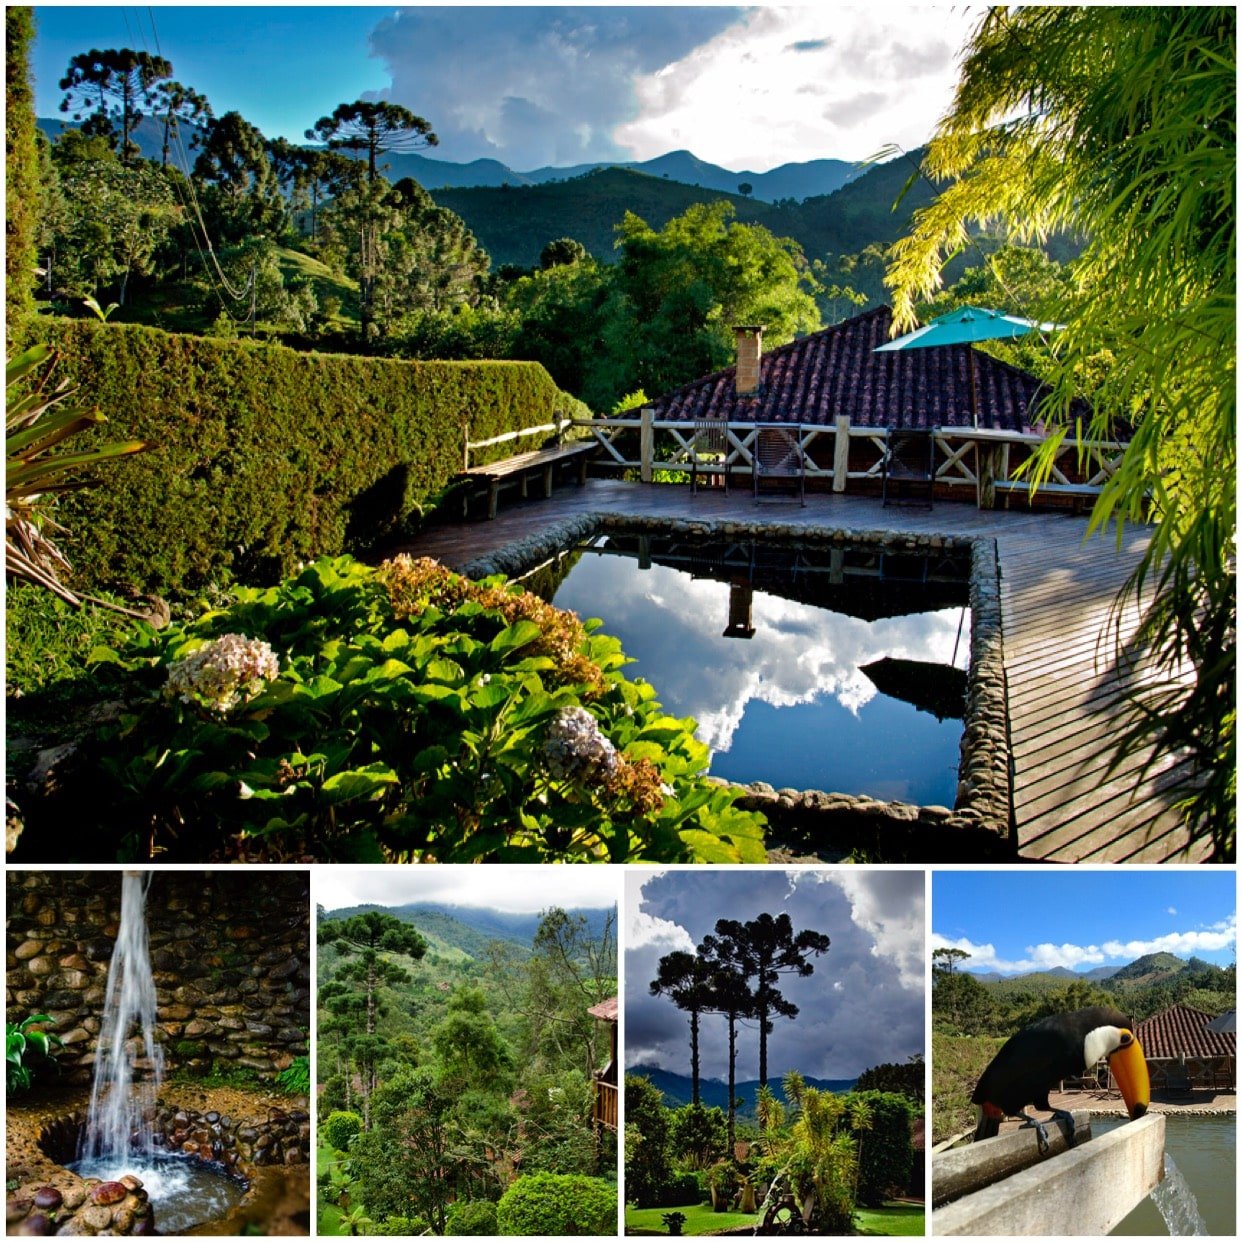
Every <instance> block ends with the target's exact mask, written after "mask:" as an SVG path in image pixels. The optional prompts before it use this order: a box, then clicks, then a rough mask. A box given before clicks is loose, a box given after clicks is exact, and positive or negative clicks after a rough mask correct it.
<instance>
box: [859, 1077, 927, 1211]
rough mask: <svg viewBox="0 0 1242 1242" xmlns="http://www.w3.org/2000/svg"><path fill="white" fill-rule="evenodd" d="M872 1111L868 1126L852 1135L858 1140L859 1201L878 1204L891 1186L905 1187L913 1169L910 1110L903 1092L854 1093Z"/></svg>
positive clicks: (882, 1200)
mask: <svg viewBox="0 0 1242 1242" xmlns="http://www.w3.org/2000/svg"><path fill="white" fill-rule="evenodd" d="M853 1094H854V1095H857V1096H858V1097H859V1098H860V1099H862V1100H864V1101H865V1102H866V1104H867V1107H868V1108H869V1109H870V1112H871V1125H870V1128H869V1129H867V1130H865V1131H863V1132H862V1133H860V1134H858V1135H856V1136H855V1141H857V1142H858V1143H859V1147H860V1149H861V1150H860V1152H859V1160H858V1201H859V1203H861V1204H863V1205H865V1206H866V1207H879V1206H880V1205H881V1204H882V1203H883V1202H884V1200H885V1199H887V1198H888V1197H889V1195H890V1194H891V1193H892V1192H893V1189H894V1188H898V1189H901V1190H904V1189H905V1187H906V1186H907V1184H908V1183H909V1181H910V1174H911V1171H912V1170H913V1168H914V1142H913V1140H912V1139H911V1137H910V1120H911V1116H912V1114H913V1109H912V1107H911V1105H910V1101H909V1100H908V1099H907V1098H906V1097H905V1096H904V1095H898V1094H897V1093H895V1092H888V1091H859V1092H854V1093H853Z"/></svg>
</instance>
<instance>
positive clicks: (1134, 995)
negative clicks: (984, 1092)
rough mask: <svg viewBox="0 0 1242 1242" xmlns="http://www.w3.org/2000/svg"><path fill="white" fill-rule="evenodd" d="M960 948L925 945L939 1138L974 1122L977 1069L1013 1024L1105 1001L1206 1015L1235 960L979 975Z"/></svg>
mask: <svg viewBox="0 0 1242 1242" xmlns="http://www.w3.org/2000/svg"><path fill="white" fill-rule="evenodd" d="M964 956H966V955H964V954H963V952H962V950H945V949H936V950H934V951H933V953H932V958H933V972H932V1097H933V1108H932V1114H933V1116H932V1123H933V1141H935V1142H939V1141H941V1140H942V1139H945V1138H948V1137H950V1136H951V1135H952V1134H955V1133H957V1132H958V1131H959V1130H962V1129H965V1128H966V1127H968V1126H973V1125H974V1106H973V1105H972V1104H971V1103H970V1096H971V1093H972V1092H973V1090H974V1087H975V1083H976V1082H977V1081H978V1079H979V1075H980V1074H981V1073H982V1072H983V1070H984V1068H985V1067H986V1066H987V1064H988V1062H989V1061H990V1060H991V1059H992V1057H993V1056H994V1055H995V1053H996V1051H997V1049H998V1048H999V1047H1000V1045H1001V1044H1002V1043H1003V1042H1004V1041H1005V1040H1006V1039H1007V1038H1008V1037H1009V1036H1010V1035H1012V1034H1014V1032H1015V1031H1019V1030H1021V1029H1022V1028H1023V1027H1025V1026H1029V1025H1030V1024H1031V1023H1032V1022H1036V1021H1038V1020H1039V1019H1040V1018H1043V1017H1047V1016H1048V1015H1049V1014H1054V1013H1063V1012H1067V1011H1069V1010H1073V1009H1083V1008H1086V1007H1087V1006H1089V1005H1113V1006H1115V1007H1117V1008H1118V1009H1120V1010H1121V1011H1122V1012H1123V1013H1125V1014H1127V1015H1128V1016H1129V1017H1131V1018H1132V1019H1133V1020H1134V1021H1135V1022H1142V1021H1143V1020H1144V1019H1146V1018H1150V1017H1151V1016H1152V1015H1153V1014H1157V1013H1160V1012H1161V1011H1162V1010H1164V1009H1167V1008H1168V1007H1169V1006H1170V1005H1176V1004H1182V1005H1189V1006H1190V1007H1191V1008H1193V1009H1199V1010H1202V1011H1203V1012H1204V1013H1210V1014H1213V1015H1216V1014H1221V1013H1224V1012H1225V1011H1226V1010H1229V1009H1232V1008H1233V1007H1234V1005H1235V1004H1236V1000H1237V965H1236V963H1234V964H1231V965H1229V966H1228V967H1224V968H1222V967H1220V966H1213V965H1212V964H1211V963H1209V962H1204V961H1202V960H1200V959H1199V958H1193V957H1192V958H1191V959H1190V960H1189V961H1183V960H1182V959H1180V958H1178V957H1175V956H1173V955H1172V954H1170V953H1156V954H1149V955H1147V956H1145V957H1141V958H1138V959H1137V960H1136V961H1134V962H1131V963H1129V964H1128V965H1126V966H1123V967H1122V968H1120V969H1119V970H1116V971H1113V972H1112V973H1111V974H1109V975H1108V976H1107V977H1104V978H1100V977H1099V976H1098V975H1096V976H1095V977H1090V976H1076V977H1074V978H1072V979H1068V980H1067V979H1066V977H1065V976H1064V975H1063V974H1061V973H1060V972H1057V973H1055V974H1053V973H1048V972H1032V973H1030V974H1024V975H1017V976H1013V977H1010V978H996V979H989V980H987V981H985V982H980V980H978V979H976V978H975V977H974V975H972V974H971V973H969V972H968V971H964V970H961V969H960V968H959V967H960V963H961V961H962V960H963V958H964Z"/></svg>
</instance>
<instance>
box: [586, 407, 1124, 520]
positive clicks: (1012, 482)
mask: <svg viewBox="0 0 1242 1242" xmlns="http://www.w3.org/2000/svg"><path fill="white" fill-rule="evenodd" d="M572 421H573V426H574V427H578V428H585V429H587V430H589V431H590V433H591V434H592V435H593V436H594V437H595V440H596V442H597V443H598V444H599V446H600V448H601V450H602V454H601V456H600V457H599V458H597V459H596V464H597V465H598V464H601V462H602V464H603V465H605V466H612V467H615V468H617V469H619V470H637V471H638V472H639V477H640V479H641V480H642V481H643V482H644V483H650V482H651V481H652V478H653V477H654V472H655V471H656V470H657V469H672V470H676V469H679V468H685V469H689V467H690V465H691V461H692V458H693V456H694V440H695V432H696V428H697V427H698V426H699V424H697V423H695V422H693V421H677V420H665V419H656V417H655V413H654V411H653V410H650V409H645V410H642V411H640V412H639V413H638V414H637V415H632V414H631V415H627V416H624V417H615V418H587V419H584V418H575V419H573V420H572ZM766 425H767V424H764V423H743V422H736V423H735V422H730V423H729V424H728V444H729V449H728V453H727V454H726V457H725V463H724V464H725V467H726V469H727V470H728V471H729V473H730V474H739V475H747V476H749V475H750V473H751V471H752V469H753V461H754V458H753V451H754V443H755V436H756V433H757V431H758V429H759V428H760V427H763V426H766ZM634 432H637V433H638V434H637V438H636V439H635V437H634V435H633V433H634ZM934 438H935V445H936V483H937V485H938V486H943V487H948V488H959V489H967V488H970V489H973V490H974V492H975V496H976V500H977V502H978V503H979V505H980V507H982V508H992V507H993V505H994V504H995V501H996V496H997V494H998V493H1001V494H1005V493H1027V492H1029V491H1031V490H1032V489H1031V484H1030V483H1029V481H1028V480H1027V479H1026V478H1025V477H1023V476H1022V475H1020V474H1018V473H1017V467H1018V466H1019V465H1020V463H1021V462H1022V461H1024V460H1026V459H1027V458H1028V457H1029V456H1030V454H1031V453H1032V452H1033V451H1034V449H1035V448H1036V447H1038V446H1039V445H1040V444H1042V443H1043V440H1044V437H1043V436H1040V435H1032V434H1023V433H1021V432H1004V431H987V430H984V429H982V428H980V429H971V428H956V427H948V428H941V429H938V430H937V431H936V432H935V437H934ZM658 440H663V441H664V442H665V443H664V444H662V445H661V448H663V449H664V450H665V451H664V452H662V453H661V454H660V455H658V456H657V452H656V448H657V441H658ZM860 446H861V448H862V450H863V451H862V452H858V451H856V450H857V449H858V448H859V447H860ZM635 448H636V449H637V455H636V456H635V455H634V453H635ZM802 448H803V453H804V456H805V460H806V477H807V478H808V479H812V480H831V482H832V490H833V491H834V492H844V491H845V490H846V489H847V488H848V486H849V483H850V481H851V480H856V481H868V482H871V481H874V482H875V483H877V484H878V483H879V482H880V481H881V479H882V476H883V466H884V452H885V440H884V429H883V428H882V427H855V426H853V425H852V424H851V423H850V420H849V419H848V418H838V419H837V420H836V422H835V423H834V424H833V425H832V426H823V427H820V426H810V425H805V424H804V425H803V427H802ZM1124 448H1125V446H1124V445H1123V444H1119V443H1117V442H1115V441H1106V440H1085V441H1082V442H1081V443H1080V442H1079V441H1078V440H1074V439H1071V438H1069V437H1066V439H1065V441H1064V442H1063V443H1062V445H1061V447H1060V449H1059V451H1058V453H1057V456H1056V459H1055V461H1054V462H1053V466H1052V472H1051V475H1050V476H1049V479H1048V481H1047V483H1044V484H1041V485H1040V486H1039V489H1038V491H1039V492H1041V493H1045V494H1048V495H1060V496H1071V497H1075V498H1086V499H1090V498H1092V497H1094V496H1098V495H1099V493H1100V491H1101V490H1102V489H1103V486H1104V484H1105V483H1106V482H1107V481H1108V479H1109V477H1110V476H1111V475H1112V473H1113V472H1114V471H1115V470H1116V468H1117V464H1118V462H1119V460H1120V458H1121V454H1122V452H1123V451H1124ZM829 462H831V463H832V464H831V465H829V464H828V463H829ZM851 463H853V465H852V466H851Z"/></svg>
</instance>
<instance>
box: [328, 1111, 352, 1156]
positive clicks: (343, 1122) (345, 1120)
mask: <svg viewBox="0 0 1242 1242" xmlns="http://www.w3.org/2000/svg"><path fill="white" fill-rule="evenodd" d="M361 1133H362V1118H361V1117H359V1116H358V1114H357V1113H345V1112H339V1113H332V1114H331V1115H330V1116H329V1117H328V1119H327V1120H326V1121H325V1122H324V1123H323V1125H322V1126H321V1127H320V1134H321V1135H322V1136H323V1141H324V1142H325V1143H327V1144H328V1146H329V1147H334V1148H336V1150H337V1151H348V1150H349V1145H350V1143H352V1142H353V1141H354V1139H355V1138H356V1137H357V1136H358V1135H359V1134H361Z"/></svg>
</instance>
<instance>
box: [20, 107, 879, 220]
mask: <svg viewBox="0 0 1242 1242" xmlns="http://www.w3.org/2000/svg"><path fill="white" fill-rule="evenodd" d="M38 125H39V128H40V129H41V130H43V132H44V133H45V134H47V136H48V137H49V138H55V137H56V136H57V135H58V134H60V133H61V132H62V131H63V130H65V129H75V128H78V127H77V126H75V125H72V124H71V123H69V122H67V121H62V120H59V119H57V118H54V117H39V118H38ZM133 139H134V141H135V142H136V143H137V144H138V149H139V150H140V151H141V152H142V154H143V155H144V156H145V157H146V158H147V159H158V158H160V155H161V153H162V150H163V124H162V122H161V121H159V120H158V119H157V118H155V117H144V118H143V119H142V120H141V121H140V122H139V123H138V125H137V127H136V128H135V130H134V132H133ZM296 145H302V146H306V147H308V148H312V149H313V148H314V145H315V144H313V143H302V144H296ZM189 154H190V162H191V164H192V163H193V158H194V153H193V152H192V151H191V152H190V153H189ZM382 159H383V161H384V162H385V163H386V164H387V166H388V167H387V171H386V176H387V177H388V180H389V181H400V180H401V178H402V177H413V178H414V180H415V181H417V182H418V183H419V185H421V186H422V187H423V189H425V190H429V191H431V190H443V189H479V188H489V187H490V188H497V187H500V186H502V185H510V186H523V185H545V184H547V183H549V182H555V181H569V180H573V179H574V178H577V177H581V176H584V175H586V174H587V173H590V172H596V171H598V170H600V169H606V168H624V169H631V170H633V171H635V172H642V173H647V174H649V175H650V176H653V177H659V178H661V179H662V180H669V181H676V182H679V183H681V184H683V185H690V186H694V187H695V188H702V189H705V190H717V191H722V192H724V193H729V194H736V193H739V190H738V187H739V186H742V185H749V186H750V187H751V194H750V197H751V198H753V199H754V200H755V201H756V202H765V203H774V202H776V200H777V199H789V198H793V199H804V198H811V197H815V196H822V195H826V194H832V193H833V192H834V191H836V190H839V189H840V188H841V187H842V186H843V185H845V184H847V183H848V182H850V181H852V180H854V179H855V178H856V177H858V176H860V175H861V173H862V171H863V170H862V169H861V167H860V166H859V165H858V164H856V163H853V162H851V161H849V160H837V159H815V160H805V161H794V162H790V163H786V164H781V165H779V166H778V167H776V168H772V169H769V170H768V171H767V172H752V171H750V170H744V171H742V172H733V171H732V170H731V169H728V168H725V167H724V166H723V165H720V164H713V163H711V162H710V161H708V160H702V159H699V157H698V156H697V155H695V154H694V153H693V152H692V151H686V150H678V151H667V152H665V153H664V154H663V155H657V156H655V157H653V158H652V159H649V160H595V161H590V162H587V163H583V164H571V165H567V166H563V167H562V166H557V165H553V164H547V165H544V166H543V167H541V168H532V169H528V170H525V171H524V170H521V169H515V168H513V167H511V166H510V165H508V164H506V163H505V162H504V161H503V160H499V159H494V158H491V157H487V156H484V157H481V158H479V159H474V160H466V161H457V160H441V159H436V158H435V157H434V156H430V155H421V154H419V153H418V152H413V151H405V152H400V151H389V152H386V153H385V154H384V155H383V156H382ZM173 162H174V163H176V164H177V166H178V167H179V168H181V170H182V171H183V172H185V171H187V169H186V168H185V164H184V162H183V161H181V160H179V159H177V158H175V155H174V159H173Z"/></svg>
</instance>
